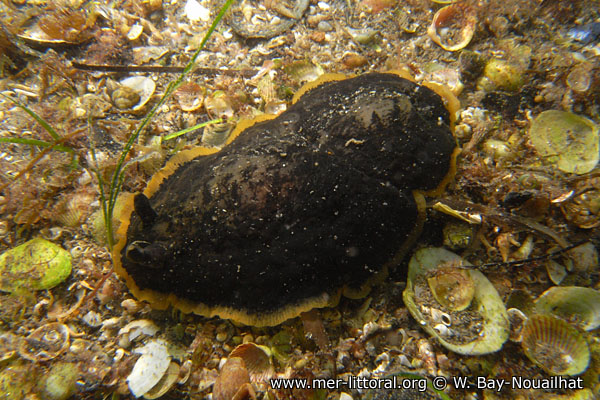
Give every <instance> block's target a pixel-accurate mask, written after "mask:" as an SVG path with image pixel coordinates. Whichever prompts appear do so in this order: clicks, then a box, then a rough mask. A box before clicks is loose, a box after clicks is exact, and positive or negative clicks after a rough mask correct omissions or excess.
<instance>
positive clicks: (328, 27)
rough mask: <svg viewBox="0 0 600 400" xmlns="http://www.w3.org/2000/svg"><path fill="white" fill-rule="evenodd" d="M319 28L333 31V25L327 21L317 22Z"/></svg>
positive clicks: (323, 30) (322, 30)
mask: <svg viewBox="0 0 600 400" xmlns="http://www.w3.org/2000/svg"><path fill="white" fill-rule="evenodd" d="M317 29H318V30H320V31H321V32H331V31H332V30H333V26H331V24H330V23H329V22H327V21H321V22H319V23H318V24H317Z"/></svg>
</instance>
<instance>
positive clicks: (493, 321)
mask: <svg viewBox="0 0 600 400" xmlns="http://www.w3.org/2000/svg"><path fill="white" fill-rule="evenodd" d="M440 265H446V266H447V265H455V266H468V265H470V264H469V263H468V262H467V261H465V260H463V259H462V258H461V257H459V256H458V255H456V254H454V253H452V252H450V251H448V250H445V249H442V248H433V247H429V248H423V249H420V250H418V251H416V252H415V254H414V255H413V257H412V258H411V260H410V262H409V265H408V282H407V286H406V289H405V290H404V293H403V299H404V304H406V307H407V308H408V310H409V311H410V313H411V314H412V316H413V317H414V318H415V319H416V320H417V322H419V324H420V325H421V326H422V327H423V329H425V331H427V333H429V334H430V335H432V336H434V337H436V338H437V339H438V340H439V341H440V343H441V344H442V345H443V346H444V347H446V348H447V349H449V350H452V351H454V352H456V353H459V354H465V355H480V354H488V353H493V352H495V351H497V350H499V349H500V348H501V347H502V345H503V344H504V342H506V340H507V339H508V336H509V331H510V328H509V321H508V315H507V313H506V308H505V307H504V303H503V302H502V299H501V298H500V296H499V295H498V292H497V291H496V289H495V288H494V286H493V285H492V284H491V283H490V281H489V280H488V279H487V278H486V277H485V276H484V275H483V274H482V273H481V272H479V271H477V270H472V269H468V270H467V269H465V271H466V272H468V274H469V275H470V278H471V279H472V280H473V282H474V284H475V293H474V296H473V301H472V303H471V304H470V306H469V307H468V308H467V309H466V310H463V311H459V312H448V310H446V311H447V312H448V315H450V322H449V330H448V332H446V333H447V334H445V335H443V336H442V335H440V332H439V331H436V329H435V327H436V326H438V325H439V324H438V322H441V321H438V322H436V321H434V320H433V319H431V318H430V316H431V315H433V311H439V310H435V309H434V308H433V307H426V306H425V305H424V304H422V303H421V297H420V296H419V295H418V293H417V295H416V293H415V292H416V291H417V292H418V291H419V290H422V289H420V288H419V286H418V284H417V282H418V280H419V279H423V278H425V277H426V276H427V274H428V273H431V272H430V271H432V270H435V269H437V268H439V266H440ZM425 286H426V285H425ZM421 287H422V285H421ZM415 289H417V290H415ZM439 307H440V308H443V306H442V305H440V306H439ZM467 312H468V313H471V314H470V315H476V316H479V318H478V319H479V322H477V323H478V324H480V326H477V327H473V329H475V330H476V331H477V332H478V334H477V335H474V338H473V339H472V340H471V341H468V342H462V341H459V340H457V339H460V336H461V335H460V333H459V332H457V334H454V335H452V332H453V330H454V329H455V326H454V325H455V321H456V320H458V319H460V318H461V315H466V313H467ZM438 328H439V326H438Z"/></svg>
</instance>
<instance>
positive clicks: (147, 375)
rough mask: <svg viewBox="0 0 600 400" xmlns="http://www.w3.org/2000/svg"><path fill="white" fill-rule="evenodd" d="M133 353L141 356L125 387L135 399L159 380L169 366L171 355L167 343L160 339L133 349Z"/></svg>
mask: <svg viewBox="0 0 600 400" xmlns="http://www.w3.org/2000/svg"><path fill="white" fill-rule="evenodd" d="M134 353H138V354H141V355H142V356H141V357H140V358H139V359H138V360H137V362H136V363H135V365H134V366H133V370H132V371H131V373H130V374H129V376H128V377H127V386H129V390H130V391H131V393H132V394H133V395H134V396H135V397H140V396H143V395H144V394H146V393H147V392H148V391H149V390H150V389H152V388H153V387H154V386H156V384H157V383H158V382H159V381H160V380H161V378H162V377H163V375H164V374H165V372H166V371H167V369H168V368H169V365H170V364H171V355H170V354H169V352H168V350H167V343H166V342H165V341H164V340H160V339H157V340H152V341H150V342H148V344H146V345H145V346H144V347H141V348H138V349H135V350H134Z"/></svg>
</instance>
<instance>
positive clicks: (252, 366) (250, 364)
mask: <svg viewBox="0 0 600 400" xmlns="http://www.w3.org/2000/svg"><path fill="white" fill-rule="evenodd" d="M233 357H239V358H241V359H242V360H243V361H244V364H245V365H246V369H247V370H248V374H250V379H251V380H252V382H261V381H266V380H268V379H269V378H270V377H271V376H272V375H273V364H272V363H271V351H270V350H269V349H268V348H267V347H265V346H260V345H258V344H255V343H251V342H249V343H243V344H240V345H239V346H237V347H236V348H235V349H233V350H232V351H231V353H230V354H229V358H233Z"/></svg>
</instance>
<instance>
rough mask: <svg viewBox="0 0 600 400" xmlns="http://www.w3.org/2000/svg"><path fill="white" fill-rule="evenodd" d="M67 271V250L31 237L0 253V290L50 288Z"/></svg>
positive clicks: (69, 266) (62, 279) (62, 278)
mask: <svg viewBox="0 0 600 400" xmlns="http://www.w3.org/2000/svg"><path fill="white" fill-rule="evenodd" d="M70 274H71V255H70V254H69V252H68V251H66V250H65V249H63V248H62V247H60V246H57V245H56V244H54V243H52V242H49V241H47V240H44V239H40V238H37V239H32V240H30V241H28V242H26V243H23V244H22V245H20V246H17V247H15V248H13V249H10V250H7V251H5V252H4V253H2V254H0V290H2V291H4V292H10V293H20V292H27V291H33V290H44V289H51V288H53V287H55V286H56V285H58V284H59V283H61V282H63V281H64V280H65V279H66V278H67V277H68V276H69V275H70Z"/></svg>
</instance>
